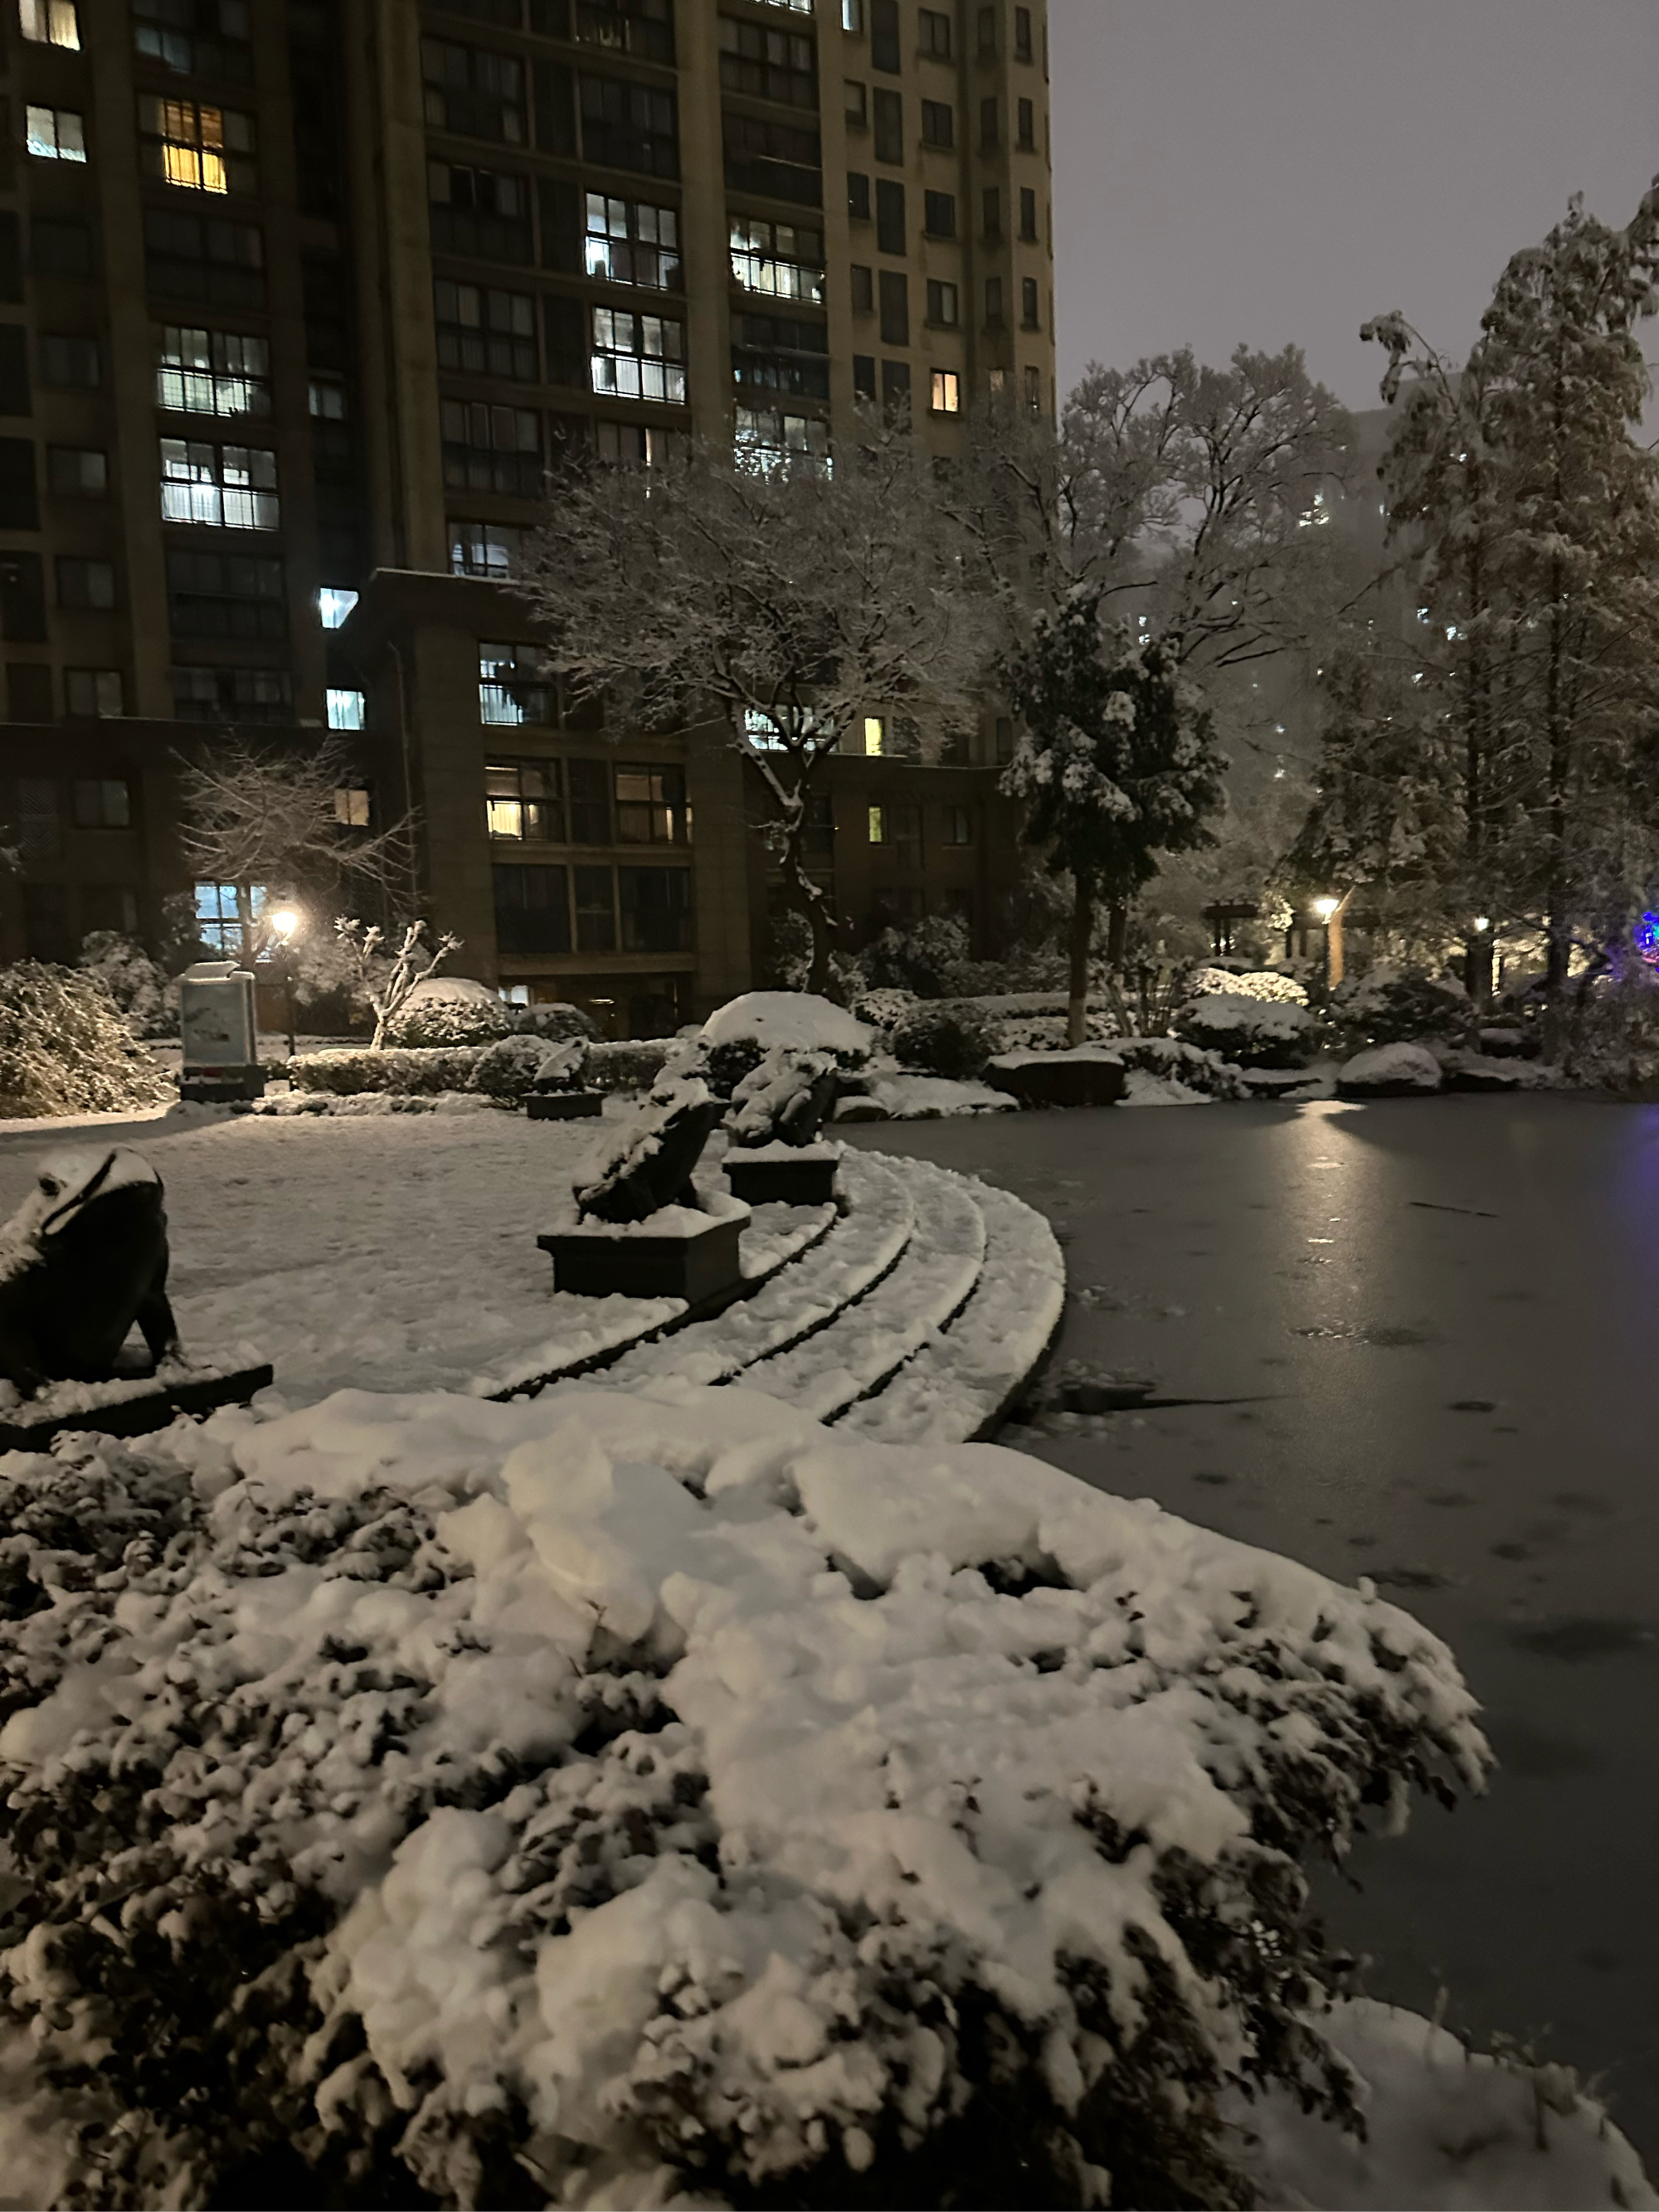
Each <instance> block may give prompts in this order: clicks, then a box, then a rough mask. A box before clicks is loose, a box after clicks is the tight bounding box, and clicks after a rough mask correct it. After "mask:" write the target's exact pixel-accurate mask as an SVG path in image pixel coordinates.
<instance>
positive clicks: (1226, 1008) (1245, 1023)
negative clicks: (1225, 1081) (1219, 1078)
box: [1176, 991, 1315, 1067]
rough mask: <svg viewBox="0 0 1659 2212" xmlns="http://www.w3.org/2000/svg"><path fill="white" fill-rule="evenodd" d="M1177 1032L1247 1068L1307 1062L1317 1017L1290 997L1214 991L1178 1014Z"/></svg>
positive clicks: (1206, 1049) (1312, 1044)
mask: <svg viewBox="0 0 1659 2212" xmlns="http://www.w3.org/2000/svg"><path fill="white" fill-rule="evenodd" d="M1176 1036H1179V1037H1182V1038H1183V1039H1184V1040H1185V1042H1187V1043H1188V1044H1195V1045H1200V1046H1202V1047H1203V1048H1204V1050H1205V1051H1206V1052H1215V1053H1219V1054H1221V1056H1222V1058H1223V1059H1224V1060H1232V1061H1233V1062H1235V1063H1236V1064H1237V1066H1241V1067H1302V1066H1305V1065H1306V1064H1307V1061H1308V1059H1309V1056H1310V1054H1311V1053H1312V1051H1313V1047H1314V1036H1315V1030H1314V1018H1313V1016H1312V1015H1311V1014H1310V1012H1308V1009H1307V1008H1306V1007H1305V1006H1295V1005H1293V1004H1291V1002H1290V1001H1288V1000H1279V999H1245V998H1239V997H1237V996H1235V995H1234V994H1233V993H1231V991H1214V992H1212V993H1210V994H1208V995H1207V996H1206V997H1205V998H1201V999H1194V1000H1190V1001H1189V1002H1188V1004H1187V1005H1186V1006H1183V1007H1182V1009H1181V1012H1179V1013H1178V1014H1177V1015H1176Z"/></svg>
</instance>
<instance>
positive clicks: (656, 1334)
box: [467, 1206, 838, 1398]
mask: <svg viewBox="0 0 1659 2212" xmlns="http://www.w3.org/2000/svg"><path fill="white" fill-rule="evenodd" d="M837 1219H838V1216H837V1213H836V1208H835V1207H834V1206H757V1207H756V1208H755V1209H754V1212H752V1213H751V1214H750V1218H749V1223H748V1225H747V1227H746V1228H745V1229H744V1232H743V1246H742V1262H743V1272H744V1279H745V1281H747V1282H749V1283H750V1284H753V1285H757V1286H759V1285H764V1284H768V1283H769V1282H770V1281H771V1279H772V1278H773V1277H774V1276H775V1275H777V1274H778V1273H781V1271H782V1270H784V1269H785V1268H787V1267H789V1266H790V1265H791V1263H792V1262H793V1261H798V1260H799V1258H800V1257H801V1255H803V1254H804V1253H806V1252H809V1251H810V1250H811V1248H812V1247H813V1246H814V1245H815V1244H817V1243H819V1242H820V1240H821V1239H822V1238H823V1237H825V1236H826V1235H827V1234H828V1233H829V1231H830V1230H831V1229H833V1228H834V1227H835V1226H836V1223H837ZM754 1294H755V1293H754V1292H751V1293H750V1295H754ZM547 1312H548V1319H549V1322H550V1331H549V1334H547V1335H546V1336H544V1337H543V1338H542V1339H541V1340H539V1341H538V1342H537V1343H535V1344H533V1345H531V1346H527V1347H526V1349H525V1350H524V1351H522V1352H517V1353H515V1354H514V1355H513V1358H511V1359H510V1360H500V1361H497V1362H496V1364H495V1365H494V1366H493V1367H491V1368H489V1369H488V1370H486V1371H485V1372H484V1373H483V1374H482V1375H478V1376H474V1377H473V1379H472V1381H471V1383H469V1384H468V1385H467V1388H468V1389H469V1391H470V1392H471V1395H473V1396H474V1397H475V1398H511V1397H514V1396H517V1395H521V1394H524V1393H534V1392H535V1391H538V1390H540V1389H544V1388H545V1386H546V1385H547V1384H548V1383H556V1382H558V1381H559V1380H560V1379H561V1378H562V1377H563V1376H569V1375H578V1374H586V1373H588V1372H590V1371H591V1370H593V1369H595V1368H606V1369H609V1368H610V1367H611V1364H613V1363H614V1362H615V1361H616V1360H617V1358H619V1357H620V1356H623V1355H626V1354H629V1353H630V1352H632V1351H633V1350H634V1349H635V1346H638V1347H641V1349H643V1348H644V1347H646V1346H648V1345H653V1344H654V1343H655V1342H656V1341H657V1340H659V1338H661V1337H662V1336H663V1335H665V1334H667V1333H670V1332H671V1331H673V1330H674V1329H676V1328H677V1327H678V1325H679V1324H680V1323H681V1322H682V1320H683V1318H684V1313H685V1301H684V1299H683V1298H627V1297H606V1298H591V1297H579V1296H578V1295H576V1294H575V1293H574V1292H573V1291H552V1292H551V1293H550V1296H549V1298H548V1304H547ZM698 1325H699V1324H696V1323H693V1324H692V1326H693V1327H696V1326H698Z"/></svg>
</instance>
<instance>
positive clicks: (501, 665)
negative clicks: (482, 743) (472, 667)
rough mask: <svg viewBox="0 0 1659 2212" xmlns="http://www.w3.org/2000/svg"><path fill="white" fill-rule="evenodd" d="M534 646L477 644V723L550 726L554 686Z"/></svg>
mask: <svg viewBox="0 0 1659 2212" xmlns="http://www.w3.org/2000/svg"><path fill="white" fill-rule="evenodd" d="M541 659H542V656H541V653H540V650H539V648H538V647H536V646H533V645H512V644H507V645H502V644H497V643H487V642H486V641H484V640H483V639H482V638H481V639H480V640H479V641H478V720H480V721H481V722H482V723H483V724H484V725H485V726H486V727H487V728H495V729H505V728H518V727H520V726H522V725H523V724H524V723H526V722H535V723H550V722H552V721H554V720H556V715H555V713H554V707H553V686H552V684H550V682H549V681H548V679H547V677H546V675H545V674H544V672H543V670H542V666H541Z"/></svg>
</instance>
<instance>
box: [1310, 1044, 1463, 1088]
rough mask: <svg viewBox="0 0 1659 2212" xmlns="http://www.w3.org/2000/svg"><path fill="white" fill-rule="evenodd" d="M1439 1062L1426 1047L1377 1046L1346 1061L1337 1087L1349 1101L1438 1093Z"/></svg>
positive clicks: (1411, 1045) (1440, 1072)
mask: <svg viewBox="0 0 1659 2212" xmlns="http://www.w3.org/2000/svg"><path fill="white" fill-rule="evenodd" d="M1443 1073H1444V1072H1443V1069H1442V1067H1441V1065H1440V1061H1439V1059H1438V1058H1437V1055H1436V1054H1433V1053H1431V1051H1430V1050H1429V1048H1428V1047H1427V1045H1425V1044H1374V1045H1368V1046H1367V1047H1366V1048H1365V1049H1364V1052H1357V1053H1355V1054H1354V1056H1353V1058H1352V1060H1344V1061H1343V1063H1342V1065H1341V1066H1340V1067H1339V1068H1338V1070H1337V1071H1336V1087H1337V1090H1338V1091H1339V1093H1340V1095H1341V1096H1342V1097H1345V1098H1347V1097H1354V1098H1364V1097H1372V1098H1410V1097H1420V1096H1424V1095H1426V1094H1427V1093H1428V1092H1430V1091H1438V1090H1439V1088H1440V1085H1441V1083H1442V1081H1443Z"/></svg>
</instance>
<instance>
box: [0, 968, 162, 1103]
mask: <svg viewBox="0 0 1659 2212" xmlns="http://www.w3.org/2000/svg"><path fill="white" fill-rule="evenodd" d="M174 1096H175V1092H174V1088H173V1080H172V1078H171V1077H170V1076H168V1075H167V1074H166V1073H164V1071H163V1070H162V1069H161V1068H160V1067H159V1066H157V1065H156V1063H155V1060H153V1059H152V1058H151V1056H150V1055H149V1053H147V1052H146V1051H145V1050H144V1048H143V1045H141V1044H139V1043H138V1042H136V1040H135V1039H134V1037H133V1034H132V1031H131V1030H130V1029H129V1028H128V1027H127V1024H126V1022H125V1019H124V1018H123V1016H122V1014H121V1012H120V1010H119V1008H118V1006H116V1003H115V1001H114V1000H113V999H112V998H111V997H110V995H109V994H108V992H107V991H106V990H105V989H104V988H103V987H102V985H101V984H100V983H99V982H98V981H96V980H95V979H94V977H92V976H90V975H82V973H80V972H79V970H77V969H72V968H52V967H48V966H47V965H46V963H44V962H41V961H39V960H20V961H19V962H18V963H16V965H15V967H11V968H0V1121H3V1120H16V1119H21V1118H22V1117H23V1116H26V1115H44V1114H106V1113H114V1112H118V1111H120V1110H121V1109H123V1108H125V1107H136V1106H159V1105H161V1104H162V1103H164V1102H165V1101H167V1099H170V1098H172V1097H174Z"/></svg>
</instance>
